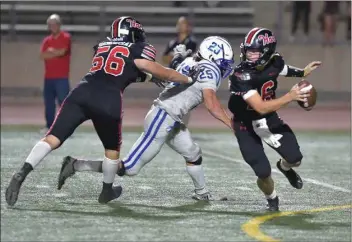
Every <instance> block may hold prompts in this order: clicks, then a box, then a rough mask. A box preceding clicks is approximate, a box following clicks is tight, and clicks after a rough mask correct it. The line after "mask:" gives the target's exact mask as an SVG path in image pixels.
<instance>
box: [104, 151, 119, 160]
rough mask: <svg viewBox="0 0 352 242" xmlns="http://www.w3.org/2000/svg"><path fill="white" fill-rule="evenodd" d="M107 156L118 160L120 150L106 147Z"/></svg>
mask: <svg viewBox="0 0 352 242" xmlns="http://www.w3.org/2000/svg"><path fill="white" fill-rule="evenodd" d="M105 156H106V158H109V159H111V160H118V159H119V158H120V152H119V151H117V150H109V149H105Z"/></svg>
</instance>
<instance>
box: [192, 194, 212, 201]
mask: <svg viewBox="0 0 352 242" xmlns="http://www.w3.org/2000/svg"><path fill="white" fill-rule="evenodd" d="M192 198H193V199H194V200H198V201H199V200H202V201H214V198H213V196H212V195H211V194H210V192H206V193H203V194H197V193H193V195H192Z"/></svg>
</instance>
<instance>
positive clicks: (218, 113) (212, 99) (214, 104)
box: [203, 88, 232, 129]
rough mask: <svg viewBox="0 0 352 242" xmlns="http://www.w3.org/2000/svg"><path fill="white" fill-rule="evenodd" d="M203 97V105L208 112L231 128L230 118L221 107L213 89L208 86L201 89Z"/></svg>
mask: <svg viewBox="0 0 352 242" xmlns="http://www.w3.org/2000/svg"><path fill="white" fill-rule="evenodd" d="M203 98H204V104H205V107H206V108H207V109H208V111H209V112H210V114H211V115H212V116H213V117H214V118H216V119H218V120H220V121H221V122H223V123H224V124H225V125H226V126H228V127H229V128H230V129H232V124H231V118H230V117H229V115H228V114H227V112H226V111H225V109H224V108H223V107H222V105H221V103H220V101H219V99H218V98H217V97H216V94H215V91H214V90H213V89H210V88H205V89H203Z"/></svg>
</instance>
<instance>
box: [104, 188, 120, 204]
mask: <svg viewBox="0 0 352 242" xmlns="http://www.w3.org/2000/svg"><path fill="white" fill-rule="evenodd" d="M121 193H122V187H121V186H114V187H111V188H103V190H102V191H101V193H100V195H99V199H98V202H99V203H102V204H105V203H108V202H110V201H112V200H114V199H117V198H119V197H120V196H121Z"/></svg>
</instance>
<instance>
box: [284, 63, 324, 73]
mask: <svg viewBox="0 0 352 242" xmlns="http://www.w3.org/2000/svg"><path fill="white" fill-rule="evenodd" d="M320 65H321V62H320V61H312V62H311V63H309V64H308V65H307V66H306V67H305V68H304V69H300V68H297V67H294V66H290V65H285V66H284V68H283V69H282V71H281V72H280V75H281V76H286V77H306V76H308V75H309V74H310V73H312V71H314V70H315V69H317V68H318V67H319V66H320Z"/></svg>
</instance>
